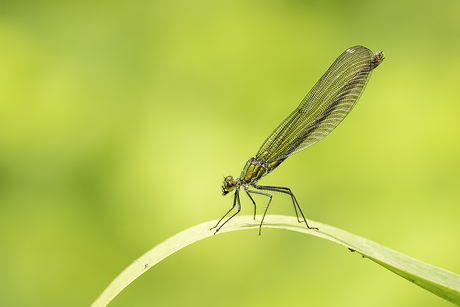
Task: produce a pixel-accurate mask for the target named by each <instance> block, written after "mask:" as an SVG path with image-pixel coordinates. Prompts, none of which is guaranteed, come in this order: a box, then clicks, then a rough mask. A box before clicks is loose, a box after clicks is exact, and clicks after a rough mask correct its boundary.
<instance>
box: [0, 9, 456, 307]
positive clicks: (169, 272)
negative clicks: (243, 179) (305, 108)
mask: <svg viewBox="0 0 460 307" xmlns="http://www.w3.org/2000/svg"><path fill="white" fill-rule="evenodd" d="M459 12H460V2H459V1H457V0H440V1H436V2H433V1H419V0H417V1H415V0H413V1H396V0H388V1H384V2H382V1H353V2H350V1H347V2H344V1H299V0H297V1H296V0H289V1H213V0H197V1H159V0H158V1H78V2H77V1H61V2H57V1H1V2H0V244H1V246H0V305H1V306H89V305H90V304H91V303H92V302H93V301H94V300H95V299H96V298H97V297H98V295H99V294H100V293H101V292H102V291H103V290H104V289H105V287H106V286H107V285H108V284H109V283H110V282H111V281H112V280H113V279H114V278H115V277H116V276H117V275H118V274H119V273H120V272H121V271H122V270H123V269H124V268H125V267H126V266H128V265H129V264H131V263H132V262H133V260H134V259H136V258H138V257H139V256H140V255H142V254H143V253H144V252H146V251H147V250H149V249H150V248H152V247H153V246H155V245H156V244H158V243H160V242H162V241H163V240H165V239H167V238H168V237H170V236H172V235H174V234H176V233H178V232H180V231H182V230H184V229H186V228H188V227H191V226H194V225H196V224H199V223H202V222H205V221H209V220H213V219H217V218H220V217H221V215H222V214H223V213H225V211H226V210H227V209H228V208H229V206H230V205H231V202H232V198H231V196H227V197H222V195H221V181H222V176H223V175H234V176H238V175H239V173H240V171H241V169H242V167H243V165H244V163H245V162H246V161H247V159H248V158H249V157H251V156H252V155H254V154H255V153H256V151H257V150H258V148H259V146H260V145H261V144H262V142H263V141H264V140H265V138H266V137H267V136H268V134H269V133H270V132H271V131H272V130H273V129H274V128H275V127H276V126H277V125H278V124H279V123H280V122H281V121H282V120H283V119H284V118H285V116H287V115H288V114H289V113H290V112H291V111H292V110H293V109H294V108H295V107H296V106H297V105H298V103H299V102H300V100H301V99H302V98H303V97H304V95H305V94H306V93H307V92H308V91H309V90H310V88H311V87H312V86H313V85H314V83H315V82H316V81H317V80H318V79H319V78H320V77H321V75H322V74H323V73H324V72H325V71H326V69H327V68H328V67H329V66H330V65H331V64H332V62H333V61H334V60H335V59H336V58H337V56H339V55H340V54H341V53H342V52H343V51H344V50H346V49H347V48H348V47H351V46H354V45H358V44H359V45H364V46H366V47H368V48H370V49H371V50H373V51H374V52H377V51H378V50H383V51H384V52H385V54H386V60H385V61H384V62H383V64H382V65H381V66H379V68H378V69H377V70H376V71H374V74H373V76H372V78H371V80H370V82H369V84H368V87H367V89H366V91H365V93H364V94H363V96H362V98H361V100H360V102H359V103H358V104H357V106H356V108H355V109H354V110H353V112H352V113H351V114H350V115H349V116H348V117H347V118H346V119H345V121H344V122H343V123H342V124H341V125H340V126H339V127H338V129H336V130H335V131H334V132H333V133H331V135H330V136H328V137H327V138H326V139H324V140H323V141H321V142H320V143H318V144H316V145H315V146H313V147H311V148H309V149H308V150H306V151H304V152H302V153H300V154H297V155H295V156H293V157H291V158H289V159H288V160H287V161H286V162H285V163H284V164H283V165H282V167H280V168H278V169H277V170H276V172H274V173H272V174H271V175H270V176H268V177H266V178H264V180H263V181H262V183H264V184H269V185H280V186H288V187H290V188H291V189H292V190H293V191H294V192H295V194H296V196H297V199H298V200H299V202H300V204H301V206H302V208H303V210H304V212H305V213H306V215H307V217H308V218H310V219H312V220H317V221H321V222H323V223H327V224H330V225H333V226H336V227H339V228H342V229H345V230H347V231H350V232H352V233H355V234H357V235H361V236H363V237H366V238H368V239H371V240H374V241H376V242H378V243H381V244H383V245H386V246H388V247H390V248H393V249H395V250H398V251H400V252H403V253H406V254H408V255H409V256H412V257H415V258H417V259H420V260H422V261H425V262H428V263H431V264H433V265H436V266H439V267H442V268H445V269H447V270H450V271H453V272H455V273H460V261H459V259H460V244H459V235H460V223H459V217H460V206H459V202H460V196H459V188H460V179H459V173H460V163H459V157H460V143H459V135H460V123H459V122H458V118H459V115H460V104H459V97H460V86H459V85H458V80H459V77H458V72H459V71H460V55H459V52H458V50H459V47H460V40H459V35H460V18H459ZM242 199H243V214H252V209H253V207H252V204H251V203H250V202H249V200H248V199H247V198H246V197H244V195H243V198H242ZM257 200H258V201H259V202H263V201H266V200H265V199H263V198H258V199H257ZM260 207H262V206H260ZM270 213H273V214H286V215H293V214H294V212H293V210H292V205H291V203H290V199H289V198H288V197H285V196H283V195H275V198H274V203H273V206H272V207H271V211H270ZM269 219H270V218H269V217H267V221H269ZM313 225H314V224H313ZM299 304H303V305H309V306H338V305H342V306H350V305H353V306H418V307H420V306H451V305H450V303H448V302H446V301H444V300H442V299H440V298H438V297H436V296H435V295H433V294H431V293H428V292H426V291H425V290H423V289H421V288H418V287H417V286H415V285H413V284H411V283H410V282H407V281H406V280H403V279H402V278H400V277H398V276H396V275H394V274H392V273H390V272H389V271H387V270H385V269H383V268H382V267H380V266H378V265H376V264H374V263H372V262H371V261H369V260H366V259H362V258H361V257H360V256H359V255H357V254H355V253H350V252H349V251H348V250H347V249H346V248H344V247H341V246H338V245H336V244H333V243H331V242H329V241H325V240H321V239H318V238H315V237H311V236H305V235H301V234H297V233H293V232H289V231H280V230H271V229H265V230H264V231H263V235H262V236H260V237H259V236H258V235H257V230H251V231H241V232H234V233H230V234H224V235H220V236H215V237H213V238H210V239H207V240H204V241H201V242H198V243H196V244H193V245H191V246H190V247H187V248H185V249H183V250H181V251H180V252H178V253H176V254H174V255H172V256H171V257H169V258H167V259H166V260H164V261H163V262H160V263H159V264H158V265H157V266H156V267H154V268H153V269H151V270H150V271H148V272H147V273H146V274H144V275H143V276H141V277H140V278H139V279H138V280H136V281H135V282H134V283H133V284H131V285H130V286H129V287H128V288H126V289H125V290H124V291H123V292H122V293H121V294H120V295H119V296H118V297H116V298H115V300H114V301H113V302H112V303H111V304H110V305H109V306H114V307H115V306H152V305H156V306H179V305H186V306H195V305H199V306H262V305H264V306H281V305H282V306H292V305H299Z"/></svg>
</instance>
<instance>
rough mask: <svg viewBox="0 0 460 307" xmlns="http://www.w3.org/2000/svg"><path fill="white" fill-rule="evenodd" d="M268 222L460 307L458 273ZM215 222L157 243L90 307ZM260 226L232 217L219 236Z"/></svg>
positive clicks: (346, 237) (374, 246)
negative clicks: (334, 246) (340, 249)
mask: <svg viewBox="0 0 460 307" xmlns="http://www.w3.org/2000/svg"><path fill="white" fill-rule="evenodd" d="M265 221H266V222H265V223H264V225H263V227H266V228H279V229H288V230H293V231H298V232H303V233H307V234H311V235H314V236H317V237H321V238H324V239H328V240H330V241H333V242H336V243H339V244H341V245H344V246H346V247H348V248H349V249H350V250H351V251H355V252H358V253H359V254H361V255H363V256H364V257H366V258H369V259H370V260H372V261H374V262H376V263H378V264H380V265H381V266H383V267H385V268H387V269H388V270H390V271H392V272H394V273H396V274H398V275H400V276H401V277H403V278H405V279H407V280H409V281H410V282H412V283H414V284H416V285H418V286H420V287H422V288H424V289H426V290H428V291H430V292H432V293H434V294H436V295H438V296H439V297H442V298H444V299H446V300H448V301H449V302H452V303H454V304H456V305H458V306H460V276H459V275H457V274H454V273H451V272H449V271H446V270H444V269H441V268H438V267H435V266H432V265H430V264H427V263H424V262H422V261H419V260H417V259H414V258H411V257H409V256H406V255H404V254H402V253H400V252H397V251H394V250H392V249H390V248H388V247H385V246H382V245H380V244H378V243H375V242H372V241H370V240H367V239H365V238H362V237H359V236H356V235H354V234H351V233H349V232H346V231H344V230H341V229H338V228H335V227H332V226H329V225H326V224H321V223H318V222H314V221H312V222H310V221H308V223H309V224H310V225H314V226H315V227H318V228H319V230H311V229H307V228H306V227H305V226H304V225H303V224H299V223H298V222H297V220H296V218H295V217H289V216H282V215H269V216H267V217H266V218H265ZM216 223H217V220H216V221H210V222H206V223H203V224H200V225H196V226H194V227H191V228H189V229H186V230H184V231H182V232H180V233H178V234H176V235H174V236H172V237H171V238H169V239H167V240H166V241H164V242H163V243H160V244H158V245H157V246H155V247H154V248H152V249H151V250H149V251H148V252H147V253H145V254H144V255H142V256H141V257H140V258H139V259H137V260H135V261H134V262H133V263H132V264H131V265H130V266H128V267H127V268H126V269H125V270H124V271H123V272H121V274H120V275H118V277H117V278H115V279H114V280H113V281H112V283H111V284H110V285H109V286H108V287H107V289H105V290H104V292H103V293H102V294H101V295H100V296H99V298H98V299H97V300H96V301H95V302H94V303H93V304H92V305H91V306H92V307H99V306H106V305H107V304H108V303H109V302H110V301H111V300H112V299H113V298H114V297H115V296H117V294H118V293H120V292H121V291H122V290H123V289H124V288H125V287H126V286H128V285H129V284H130V283H131V282H132V281H134V280H135V279H136V278H138V277H139V276H140V275H142V274H143V273H144V272H146V271H147V270H148V269H150V268H151V267H152V266H154V265H155V264H157V263H158V262H160V261H161V260H163V259H164V258H166V257H168V256H169V255H171V254H173V253H174V252H176V251H178V250H180V249H181V248H183V247H185V246H187V245H189V244H192V243H193V242H196V241H198V240H202V239H204V238H207V237H211V236H213V235H214V231H212V230H210V228H211V227H213V226H214V225H215V224H216ZM258 227H259V222H257V220H256V221H254V219H253V217H252V216H239V217H235V218H233V219H232V221H231V222H230V223H228V224H227V225H225V227H223V228H222V229H221V230H220V231H219V232H218V233H217V235H220V234H222V233H225V232H230V231H236V230H244V229H251V228H258Z"/></svg>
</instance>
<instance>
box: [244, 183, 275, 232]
mask: <svg viewBox="0 0 460 307" xmlns="http://www.w3.org/2000/svg"><path fill="white" fill-rule="evenodd" d="M256 188H257V187H256ZM246 192H248V193H255V194H260V195H264V196H267V197H268V198H270V199H269V200H268V204H267V207H266V208H265V211H264V215H263V216H262V220H261V221H260V225H259V236H260V234H261V233H262V224H263V223H264V219H265V214H267V211H268V207H269V206H270V203H271V201H272V196H271V195H270V194H268V193H264V192H259V191H254V190H246Z"/></svg>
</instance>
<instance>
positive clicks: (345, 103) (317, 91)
mask: <svg viewBox="0 0 460 307" xmlns="http://www.w3.org/2000/svg"><path fill="white" fill-rule="evenodd" d="M384 59H385V56H384V54H383V52H382V51H379V52H377V53H376V54H373V53H372V51H370V50H369V49H367V48H366V47H363V46H354V47H351V48H348V49H347V50H345V51H344V52H343V53H342V54H341V55H340V56H339V57H338V58H337V60H335V62H334V63H333V64H332V65H331V67H329V69H328V70H327V71H326V72H325V73H324V75H323V76H322V77H321V79H319V81H318V82H317V83H316V84H315V86H313V88H312V89H311V90H310V92H309V93H308V94H307V96H305V98H304V99H303V100H302V102H301V103H300V105H299V106H298V107H297V108H296V109H295V110H294V111H293V112H292V113H291V114H290V115H289V116H288V117H286V119H285V120H283V122H282V123H281V124H280V125H279V126H278V127H277V128H276V129H275V130H273V132H272V133H271V134H270V135H269V136H268V138H267V139H266V140H265V142H263V144H262V146H260V149H259V151H258V152H257V154H256V155H255V156H254V157H252V158H250V159H249V160H248V161H247V162H246V164H245V166H244V168H243V171H242V172H241V174H240V176H239V177H238V178H236V179H234V178H233V177H232V176H227V177H225V178H224V183H223V185H222V195H227V194H228V193H230V192H233V191H235V196H234V198H233V206H232V207H231V208H230V210H228V211H227V213H226V214H225V215H224V216H223V217H222V218H221V219H220V220H219V221H218V222H217V224H216V226H214V227H213V228H211V229H214V228H217V229H216V231H215V233H214V234H216V233H217V232H218V231H219V230H220V229H221V228H222V227H223V226H224V225H225V224H226V223H227V222H228V221H230V220H231V219H232V218H233V217H234V216H235V215H237V214H238V213H240V211H241V203H240V189H241V188H243V190H244V191H245V192H246V194H247V195H248V196H249V198H250V199H251V201H252V203H253V204H254V219H255V216H256V203H255V201H254V199H253V198H252V196H251V194H259V195H263V196H266V197H268V198H269V200H268V203H267V206H266V208H265V211H264V215H263V216H262V220H261V222H260V226H259V235H260V234H261V231H262V225H263V222H264V218H265V215H266V214H267V211H268V208H269V206H270V203H271V201H272V195H271V194H269V193H270V192H280V193H284V194H287V195H289V196H290V197H291V198H292V203H293V205H294V211H295V214H296V216H297V221H298V222H299V223H301V222H305V225H306V226H307V227H308V228H309V229H316V230H318V228H316V227H311V226H309V225H308V223H307V220H306V219H305V216H304V214H303V212H302V209H301V208H300V206H299V203H298V202H297V199H296V198H295V196H294V194H293V193H292V191H291V189H289V188H286V187H278V186H267V185H259V184H258V181H259V180H260V179H261V178H262V177H264V176H266V175H268V174H269V173H271V172H273V171H274V170H275V169H276V168H277V167H278V166H279V165H280V164H281V163H282V162H283V161H284V160H286V159H287V158H288V157H289V156H291V155H293V154H295V153H298V152H300V151H302V150H304V149H306V148H308V147H310V146H312V145H313V144H315V143H317V142H318V141H320V140H322V139H323V138H324V137H326V136H327V135H328V134H329V133H330V132H331V131H332V130H334V129H335V127H337V126H338V125H339V124H340V123H341V122H342V120H343V119H344V118H345V117H346V116H347V115H348V113H350V111H351V110H352V109H353V107H354V106H355V104H356V102H357V101H358V99H359V98H360V96H361V94H362V93H363V91H364V89H365V87H366V84H367V82H368V81H369V79H370V77H371V74H372V71H373V70H374V69H375V68H376V67H377V66H379V65H380V64H381V63H382V61H383V60H384ZM262 191H265V192H262ZM236 206H237V211H236V212H235V213H233V214H232V215H231V216H230V217H229V218H227V219H226V220H225V221H224V222H223V223H222V224H221V222H222V220H224V218H225V217H227V216H228V215H229V213H230V212H231V211H232V210H233V209H234V208H235V207H236ZM299 213H300V215H301V217H302V219H300V217H299ZM219 224H220V226H219Z"/></svg>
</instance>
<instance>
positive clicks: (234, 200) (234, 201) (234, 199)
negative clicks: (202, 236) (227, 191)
mask: <svg viewBox="0 0 460 307" xmlns="http://www.w3.org/2000/svg"><path fill="white" fill-rule="evenodd" d="M237 193H238V190H236V191H235V197H234V198H233V206H232V207H231V208H230V210H228V211H227V213H225V214H224V216H223V217H221V218H220V220H219V221H218V222H217V224H216V226H214V227H212V228H211V229H209V230H212V229H214V228H216V227H217V226H218V225H219V223H220V222H221V221H222V220H223V219H224V218H225V217H226V216H227V215H228V214H229V213H230V212H231V211H232V210H233V208H235V206H236V195H237ZM219 229H220V227H219ZM219 229H218V230H219ZM218 230H217V231H218ZM217 231H216V232H217ZM214 234H215V233H214Z"/></svg>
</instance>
